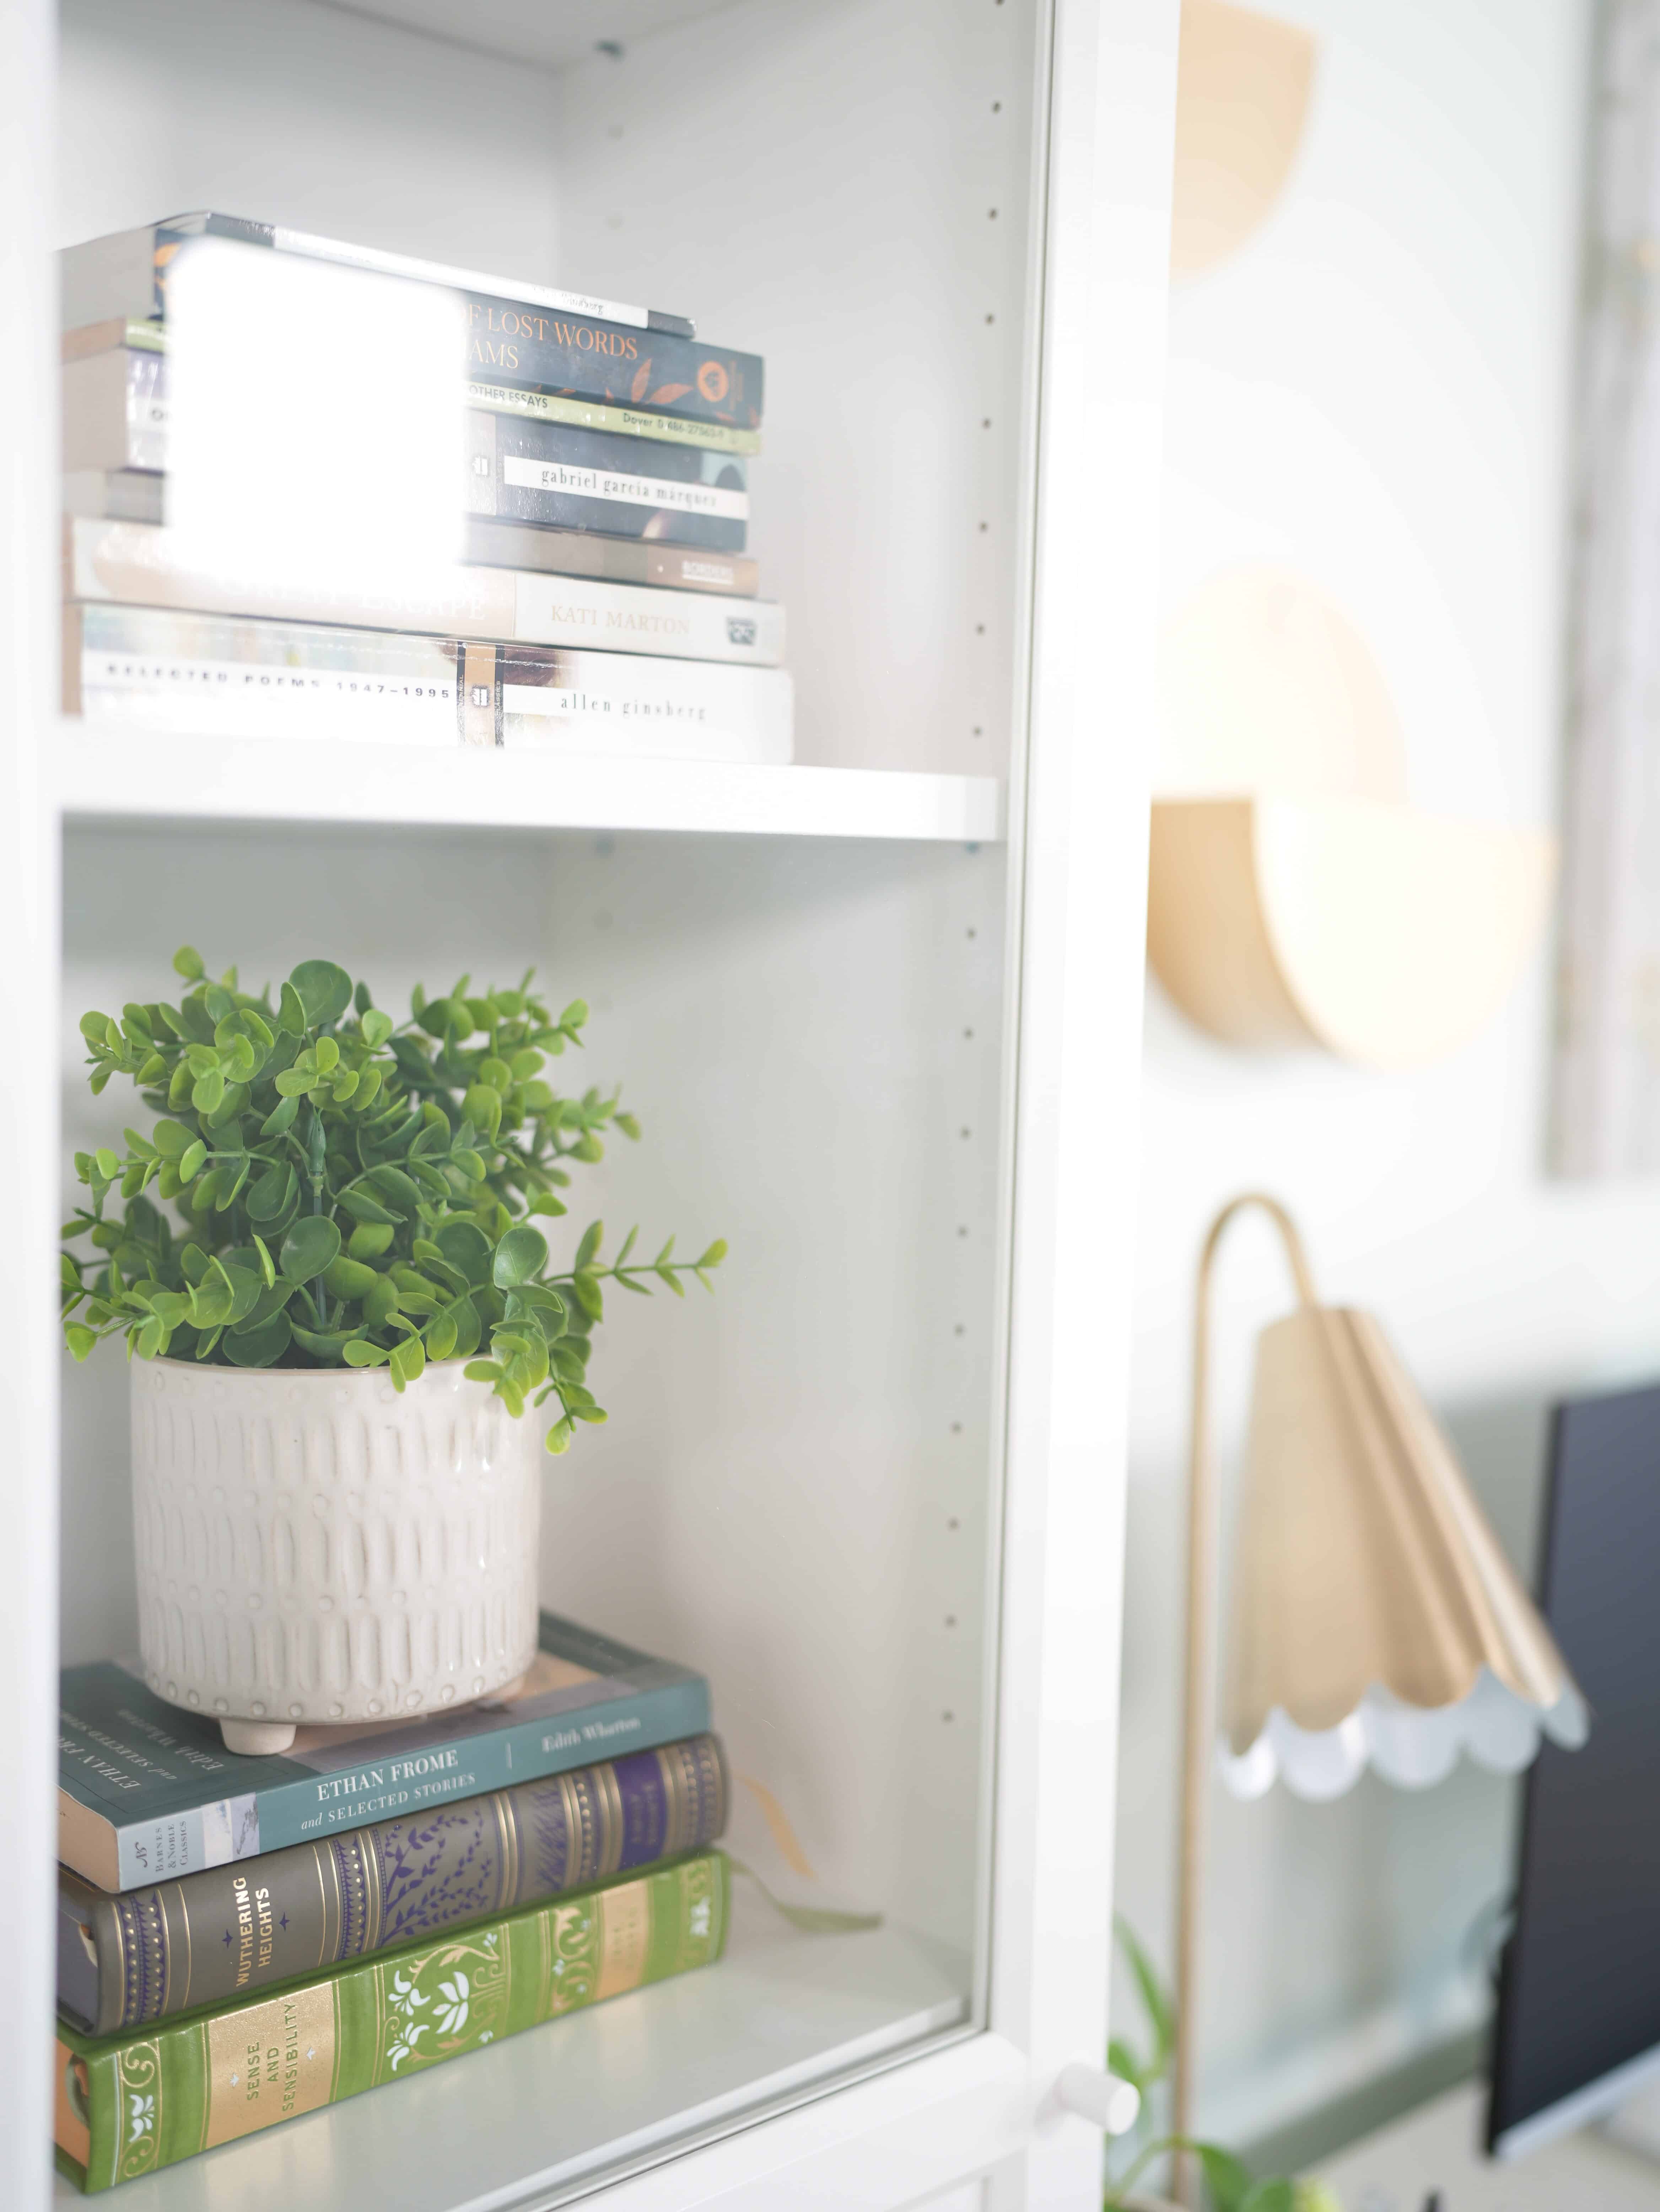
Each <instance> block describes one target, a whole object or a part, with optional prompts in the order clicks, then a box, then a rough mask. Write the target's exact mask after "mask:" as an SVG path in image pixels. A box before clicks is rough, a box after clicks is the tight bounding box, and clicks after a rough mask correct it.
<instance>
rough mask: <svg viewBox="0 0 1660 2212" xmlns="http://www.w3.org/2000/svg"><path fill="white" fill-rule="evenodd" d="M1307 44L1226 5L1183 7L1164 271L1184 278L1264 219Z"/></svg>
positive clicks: (1298, 34)
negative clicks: (1167, 263) (1167, 257)
mask: <svg viewBox="0 0 1660 2212" xmlns="http://www.w3.org/2000/svg"><path fill="white" fill-rule="evenodd" d="M1314 55H1315V41H1314V39H1313V37H1312V34H1311V33H1309V32H1307V31H1305V30H1302V29H1300V28H1299V27H1297V26H1296V25H1295V24H1292V23H1281V22H1276V21H1275V20H1274V19H1273V17H1271V16H1269V15H1258V14H1257V12H1256V10H1255V9H1251V8H1235V7H1232V6H1230V5H1228V4H1227V0H1183V5H1182V28H1181V44H1180V50H1179V58H1178V64H1177V75H1176V173H1175V179H1174V187H1173V195H1172V215H1171V233H1170V267H1171V272H1172V275H1173V276H1197V275H1198V274H1199V273H1200V272H1201V271H1202V270H1206V269H1209V268H1212V267H1214V266H1215V264H1216V263H1217V262H1219V261H1223V260H1226V259H1227V257H1228V255H1229V254H1231V253H1233V252H1237V251H1238V249H1239V246H1242V245H1243V244H1244V243H1245V240H1246V239H1248V238H1249V237H1250V236H1251V233H1252V232H1253V231H1255V230H1257V229H1258V228H1260V227H1261V225H1262V224H1263V222H1265V221H1266V220H1267V218H1268V216H1269V211H1270V210H1271V209H1272V208H1273V206H1274V204H1275V201H1276V200H1277V199H1278V198H1279V197H1280V194H1281V191H1283V190H1284V188H1285V182H1286V179H1287V177H1288V176H1289V175H1290V173H1291V165H1292V163H1293V161H1294V160H1295V159H1296V155H1297V149H1298V146H1299V144H1300V143H1301V139H1302V135H1303V125H1304V123H1305V120H1306V117H1307V114H1308V99H1309V90H1310V87H1311V85H1312V82H1313V76H1314Z"/></svg>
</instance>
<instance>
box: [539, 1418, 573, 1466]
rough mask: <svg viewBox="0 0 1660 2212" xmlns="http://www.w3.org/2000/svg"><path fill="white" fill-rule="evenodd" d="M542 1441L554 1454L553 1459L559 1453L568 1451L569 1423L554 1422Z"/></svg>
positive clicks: (569, 1442)
mask: <svg viewBox="0 0 1660 2212" xmlns="http://www.w3.org/2000/svg"><path fill="white" fill-rule="evenodd" d="M542 1441H543V1443H545V1444H546V1445H547V1447H548V1450H549V1451H550V1452H552V1453H553V1454H554V1457H555V1458H557V1457H558V1455H560V1452H567V1451H569V1450H570V1449H571V1424H570V1422H569V1421H568V1420H562V1421H555V1422H554V1425H553V1427H552V1428H551V1429H549V1430H548V1433H547V1435H546V1437H544V1438H543V1439H542Z"/></svg>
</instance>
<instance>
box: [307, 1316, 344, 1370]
mask: <svg viewBox="0 0 1660 2212" xmlns="http://www.w3.org/2000/svg"><path fill="white" fill-rule="evenodd" d="M293 1328H294V1342H295V1343H296V1344H299V1345H303V1346H305V1348H306V1351H307V1352H310V1353H311V1355H312V1358H313V1359H320V1360H321V1361H322V1362H323V1364H324V1366H325V1367H338V1366H339V1364H340V1360H341V1354H342V1350H343V1349H344V1347H345V1346H347V1345H348V1344H349V1343H350V1342H351V1341H352V1337H353V1332H352V1331H351V1330H350V1329H348V1328H336V1329H330V1330H327V1331H326V1332H325V1331H324V1330H323V1329H318V1328H301V1327H300V1323H299V1322H294V1323H293Z"/></svg>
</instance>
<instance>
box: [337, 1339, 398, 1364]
mask: <svg viewBox="0 0 1660 2212" xmlns="http://www.w3.org/2000/svg"><path fill="white" fill-rule="evenodd" d="M342 1357H343V1358H344V1359H345V1362H346V1364H347V1366H348V1367H381V1366H384V1365H385V1363H386V1361H387V1360H389V1359H390V1358H392V1357H393V1354H392V1353H391V1352H390V1351H389V1350H388V1348H387V1347H386V1346H385V1345H384V1344H371V1343H370V1341H369V1340H368V1338H367V1336H354V1337H353V1338H352V1339H351V1340H350V1341H349V1342H348V1343H347V1344H346V1345H345V1346H343V1347H342Z"/></svg>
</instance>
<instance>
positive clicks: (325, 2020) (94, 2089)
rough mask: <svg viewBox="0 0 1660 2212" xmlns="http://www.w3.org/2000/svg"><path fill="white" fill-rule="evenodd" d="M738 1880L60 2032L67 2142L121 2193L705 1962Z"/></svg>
mask: <svg viewBox="0 0 1660 2212" xmlns="http://www.w3.org/2000/svg"><path fill="white" fill-rule="evenodd" d="M729 1917H730V1871H729V1869H728V1866H727V1863H726V1860H725V1858H724V1856H723V1855H722V1854H721V1853H719V1852H709V1853H705V1854H701V1855H700V1856H699V1857H695V1858H691V1859H685V1860H682V1862H681V1863H679V1864H678V1865H676V1866H672V1867H665V1868H662V1869H658V1870H657V1872H655V1873H653V1874H650V1875H645V1876H642V1877H639V1878H637V1879H635V1880H633V1881H624V1882H620V1883H616V1884H615V1885H613V1886H612V1887H609V1888H605V1889H601V1890H595V1891H591V1892H590V1893H587V1894H586V1895H585V1896H573V1897H571V1898H568V1899H560V1900H556V1901H554V1902H550V1903H548V1904H546V1905H539V1906H536V1907H533V1908H531V1909H530V1911H524V1912H519V1913H517V1914H514V1915H512V1916H510V1917H506V1918H501V1919H496V1920H494V1921H491V1922H488V1923H481V1924H479V1925H478V1926H476V1927H474V1928H471V1929H467V1930H466V1931H465V1932H464V1933H463V1934H458V1935H455V1936H449V1937H446V1938H445V1939H444V1940H442V1941H441V1942H437V1943H433V1944H427V1945H422V1946H421V1948H417V1949H409V1950H403V1951H398V1952H395V1953H393V1954H391V1955H389V1956H388V1957H386V1958H384V1959H376V1960H367V1961H365V1962H363V1963H361V1964H360V1965H357V1966H346V1967H342V1968H338V1969H336V1972H334V1973H332V1974H330V1975H325V1976H322V1977H320V1978H317V1979H315V1980H312V1981H310V1982H306V1983H301V1984H298V1985H297V1986H295V1987H294V1988H291V1989H289V1990H285V1991H284V1992H283V1993H282V1994H281V1995H280V1996H272V1997H267V1998H264V2000H262V2001H261V2002H258V2003H256V2004H251V2005H249V2004H239V2005H234V2006H231V2007H228V2008H226V2009H224V2010H222V2011H220V2012H217V2013H213V2014H209V2015H206V2016H203V2017H198V2018H197V2019H195V2020H192V2021H179V2022H176V2023H174V2024H173V2025H171V2026H168V2027H161V2028H159V2029H156V2030H154V2032H152V2033H148V2034H144V2033H139V2034H136V2035H126V2036H121V2037H117V2038H114V2039H110V2040H106V2041H101V2042H100V2041H93V2040H90V2039H86V2038H83V2037H81V2036H79V2035H76V2033H73V2031H71V2030H70V2029H68V2028H64V2029H60V2032H59V2045H58V2048H59V2054H60V2060H61V2063H60V2066H59V2069H58V2070H59V2072H60V2074H64V2075H67V2076H68V2081H67V2082H66V2089H67V2095H66V2097H65V2099H64V2100H62V2102H63V2103H66V2104H67V2105H68V2106H69V2108H70V2118H69V2119H68V2121H67V2122H66V2121H65V2119H64V2116H63V2111H62V2104H60V2116H59V2123H58V2142H59V2148H60V2150H61V2151H62V2152H63V2153H64V2155H65V2156H66V2157H67V2158H68V2159H69V2160H70V2161H71V2165H72V2171H73V2172H74V2173H75V2178H76V2179H77V2180H79V2181H80V2183H81V2185H82V2187H83V2188H84V2189H86V2190H88V2191H95V2190H101V2189H108V2188H111V2187H112V2186H113V2185H115V2184H116V2183H118V2182H122V2181H130V2180H135V2179H138V2178H139V2177H140V2176H142V2175H144V2174H147V2173H154V2172H157V2171H158V2170H159V2169H160V2168H161V2167H162V2166H173V2165H175V2164H176V2163H177V2162H178V2161H179V2160H181V2159H186V2158H193V2157H194V2156H196V2155H197V2153H198V2152H200V2151H203V2150H209V2149H211V2148H214V2147H215V2145H216V2144H220V2143H225V2142H234V2141H236V2140H237V2139H238V2138H239V2137H241V2136H249V2135H252V2134H255V2133H256V2132H257V2131H258V2130H262V2129H264V2128H268V2127H271V2126H274V2125H276V2124H278V2123H280V2122H281V2121H283V2120H286V2119H291V2118H296V2117H297V2116H298V2115H299V2114H300V2113H302V2112H315V2111H317V2110H318V2109H319V2108H320V2107H322V2106H324V2105H330V2104H337V2103H339V2102H340V2101H341V2100H343V2099H344V2098H347V2097H352V2096H356V2095H358V2094H359V2093H360V2092H361V2091H363V2090H365V2089H373V2088H376V2087H379V2086H380V2085H381V2084H382V2083H383V2082H386V2081H402V2080H404V2079H407V2078H408V2077H409V2075H414V2074H421V2073H424V2072H425V2071H426V2070H427V2069H428V2068H430V2067H433V2066H439V2065H442V2064H444V2063H445V2061H446V2060H448V2059H451V2058H457V2057H462V2056H463V2054H465V2053H466V2052H469V2051H476V2050H478V2049H479V2048H481V2047H482V2045H485V2044H488V2043H494V2042H499V2041H500V2039H502V2038H503V2037H504V2036H507V2035H516V2034H518V2033H520V2032H521V2031H522V2030H524V2029H525V2028H527V2027H536V2026H538V2025H540V2024H541V2023H542V2022H543V2021H552V2020H557V2019H560V2018H561V2017H562V2016H563V2015H565V2014H566V2013H570V2012H574V2011H577V2010H579V2009H580V2008H583V2007H585V2006H587V2005H591V2004H597V2003H601V2002H603V2001H604V2000H605V1999H606V1998H607V1997H610V1996H621V1994H622V1993H623V1991H625V1990H633V1989H639V1988H640V1987H641V1986H643V1985H644V1984H646V1983H648V1982H656V1981H662V1980H664V1979H666V1978H667V1977H669V1975H671V1974H679V1973H685V1972H689V1971H690V1970H691V1969H693V1968H694V1967H697V1966H706V1965H708V1964H710V1963H711V1962H712V1960H715V1959H718V1957H719V1955H720V1954H721V1951H722V1949H723V1948H724V1943H725V1940H726V1930H727V1924H728V1920H729ZM66 2136H67V2138H68V2140H65V2138H66Z"/></svg>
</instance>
